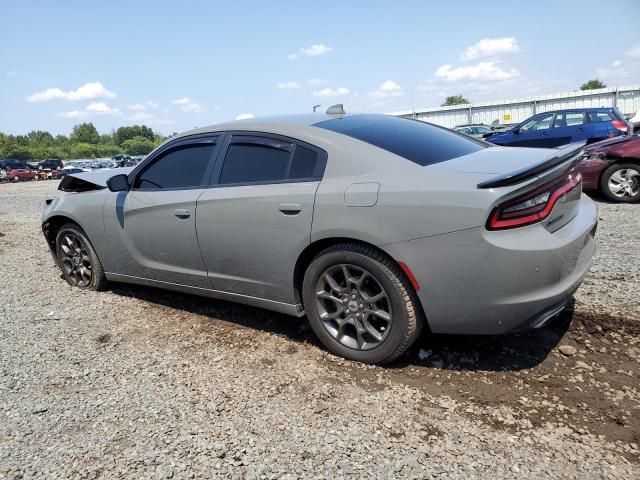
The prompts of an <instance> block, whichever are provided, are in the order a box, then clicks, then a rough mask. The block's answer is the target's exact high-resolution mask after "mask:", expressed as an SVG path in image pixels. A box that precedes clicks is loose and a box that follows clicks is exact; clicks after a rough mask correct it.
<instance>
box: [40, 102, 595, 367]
mask: <svg viewBox="0 0 640 480" xmlns="http://www.w3.org/2000/svg"><path fill="white" fill-rule="evenodd" d="M580 147H581V145H570V146H568V147H565V148H563V149H527V148H508V147H499V146H491V145H489V144H486V143H484V142H481V141H477V140H474V139H472V138H469V137H466V136H463V135H460V134H457V133H455V132H452V131H450V130H446V129H443V128H440V127H437V126H434V125H430V124H427V123H423V122H419V121H414V120H407V119H400V118H395V117H389V116H385V115H366V114H363V115H296V116H284V117H273V118H264V119H251V120H242V121H238V122H233V123H228V124H221V125H215V126H212V127H207V128H200V129H196V130H192V131H189V132H186V133H184V134H181V135H178V136H176V137H173V138H171V139H170V140H168V141H166V142H165V143H164V144H163V145H161V146H160V147H158V148H157V149H156V150H155V151H153V152H152V153H151V154H150V155H149V156H148V157H147V158H146V159H145V160H144V161H143V162H142V163H140V164H139V165H138V166H137V167H135V168H133V169H128V170H125V169H120V170H106V171H101V172H94V173H79V174H74V175H69V176H67V177H65V179H64V180H63V181H62V182H61V184H60V190H62V191H64V192H66V193H65V194H63V195H61V196H59V197H58V198H55V199H51V200H47V201H46V205H45V207H44V218H43V223H42V228H43V231H44V235H45V237H46V240H47V243H48V244H49V246H50V248H51V251H52V253H53V256H54V258H55V261H56V263H57V265H58V266H59V267H60V269H61V270H62V273H63V276H64V278H65V279H66V280H67V281H68V282H69V283H70V284H71V285H74V286H76V287H79V288H84V289H94V290H102V289H104V288H105V287H106V286H107V282H108V281H115V282H128V283H137V284H143V285H151V286H155V287H160V288H165V289H170V290H178V291H181V292H187V293H193V294H197V295H203V296H206V297H211V298H219V299H225V300H232V301H236V302H241V303H246V304H249V305H255V306H259V307H263V308H267V309H271V310H276V311H278V312H283V313H286V314H289V315H294V316H303V315H305V314H306V316H307V318H308V319H309V322H310V324H311V326H312V328H313V331H314V332H315V334H316V335H317V336H318V338H319V339H320V340H321V341H322V343H323V344H324V345H325V346H326V347H327V348H328V349H329V350H331V351H332V352H334V353H336V354H338V355H342V356H344V357H347V358H350V359H354V360H358V361H362V362H368V363H384V362H389V361H392V360H394V359H395V358H397V357H398V356H399V355H401V354H402V353H403V352H404V351H405V350H407V348H408V347H409V346H410V345H411V344H412V343H413V342H414V340H415V339H416V338H417V336H418V335H419V333H420V331H421V329H422V328H427V329H428V331H430V332H432V333H464V334H500V333H506V332H511V331H517V330H524V329H531V328H539V327H542V326H543V325H545V324H546V323H547V322H549V320H550V319H552V318H553V317H554V316H556V315H557V314H558V313H559V312H560V311H561V310H562V309H563V308H564V307H565V306H566V304H567V302H568V300H569V298H570V296H571V295H572V294H573V292H574V291H575V290H576V289H577V288H578V286H579V285H580V282H581V281H582V279H583V278H584V276H585V274H586V273H587V270H588V268H589V265H590V263H591V259H592V256H593V254H594V248H595V244H594V235H595V231H596V223H597V209H596V205H595V204H594V203H593V202H592V201H591V200H589V199H588V198H587V197H585V196H584V195H582V194H581V177H580V174H579V173H578V172H577V170H576V169H575V165H576V158H577V156H578V154H579V150H580Z"/></svg>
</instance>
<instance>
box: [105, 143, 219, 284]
mask: <svg viewBox="0 0 640 480" xmlns="http://www.w3.org/2000/svg"><path fill="white" fill-rule="evenodd" d="M216 144H217V139H216V138H200V139H198V140H194V141H187V142H180V143H179V144H178V145H176V146H175V147H172V148H168V149H166V150H165V151H163V152H161V153H160V154H159V155H157V156H155V157H154V158H153V159H151V160H150V162H147V163H145V164H144V165H143V166H142V168H140V169H139V170H137V171H135V172H134V173H133V175H132V178H131V179H130V182H131V189H130V190H129V191H128V192H117V193H111V194H110V196H109V198H108V199H107V203H106V204H105V227H106V232H107V234H108V235H109V236H110V237H111V239H112V246H111V248H114V247H117V248H119V250H120V251H119V252H118V255H117V256H116V258H117V264H116V265H110V269H111V270H112V273H118V274H121V275H127V276H132V277H138V278H145V279H151V280H156V281H161V282H167V283H173V284H179V285H187V286H192V287H200V288H211V287H210V283H209V281H208V279H207V270H206V267H205V264H204V261H203V260H202V255H201V254H200V248H199V245H198V238H197V234H196V206H197V200H198V197H199V196H200V195H201V194H202V193H203V192H204V191H205V187H206V185H207V184H208V180H209V177H210V174H211V169H212V167H213V160H214V155H215V153H216Z"/></svg>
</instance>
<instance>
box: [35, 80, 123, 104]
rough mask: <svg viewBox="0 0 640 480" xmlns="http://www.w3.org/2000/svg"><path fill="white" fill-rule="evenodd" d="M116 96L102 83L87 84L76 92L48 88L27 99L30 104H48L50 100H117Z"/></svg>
mask: <svg viewBox="0 0 640 480" xmlns="http://www.w3.org/2000/svg"><path fill="white" fill-rule="evenodd" d="M115 97H116V94H115V93H114V92H112V91H110V90H107V89H106V88H105V87H104V85H102V84H101V83H100V82H90V83H85V84H84V85H82V86H81V87H79V88H78V89H76V90H69V91H68V92H65V91H63V90H61V89H59V88H47V89H46V90H43V91H42V92H37V93H34V94H33V95H29V96H28V97H27V101H28V102H32V103H33V102H48V101H49V100H57V99H60V100H92V99H94V98H115Z"/></svg>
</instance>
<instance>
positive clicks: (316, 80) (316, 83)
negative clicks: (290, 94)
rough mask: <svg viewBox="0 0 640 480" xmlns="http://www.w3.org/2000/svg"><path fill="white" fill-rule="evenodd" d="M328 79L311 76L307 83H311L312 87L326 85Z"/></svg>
mask: <svg viewBox="0 0 640 480" xmlns="http://www.w3.org/2000/svg"><path fill="white" fill-rule="evenodd" d="M326 84H327V81H326V80H324V79H323V78H310V79H309V80H308V81H307V85H309V86H310V87H319V86H320V85H326Z"/></svg>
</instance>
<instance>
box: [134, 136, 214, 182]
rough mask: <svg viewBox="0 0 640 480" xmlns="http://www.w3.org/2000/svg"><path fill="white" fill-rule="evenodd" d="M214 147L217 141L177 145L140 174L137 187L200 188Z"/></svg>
mask: <svg viewBox="0 0 640 480" xmlns="http://www.w3.org/2000/svg"><path fill="white" fill-rule="evenodd" d="M215 148H216V145H215V144H214V143H202V144H193V145H187V146H183V147H177V148H176V149H173V150H170V151H168V152H167V153H164V154H161V156H160V157H159V158H157V159H156V160H155V161H153V163H151V164H150V165H149V166H148V167H145V168H144V170H143V171H142V173H141V174H139V175H138V176H137V178H136V180H135V183H134V188H137V189H139V190H165V189H172V190H176V189H186V188H194V187H200V186H202V185H203V180H204V175H205V172H206V170H207V166H208V165H209V161H210V160H211V157H212V155H213V152H214V150H215Z"/></svg>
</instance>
